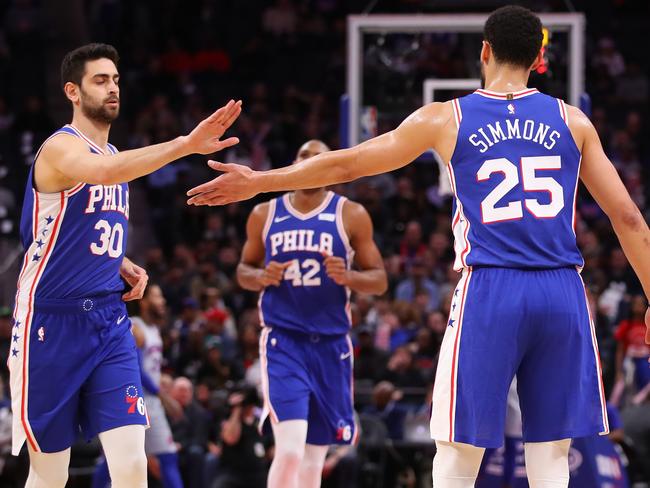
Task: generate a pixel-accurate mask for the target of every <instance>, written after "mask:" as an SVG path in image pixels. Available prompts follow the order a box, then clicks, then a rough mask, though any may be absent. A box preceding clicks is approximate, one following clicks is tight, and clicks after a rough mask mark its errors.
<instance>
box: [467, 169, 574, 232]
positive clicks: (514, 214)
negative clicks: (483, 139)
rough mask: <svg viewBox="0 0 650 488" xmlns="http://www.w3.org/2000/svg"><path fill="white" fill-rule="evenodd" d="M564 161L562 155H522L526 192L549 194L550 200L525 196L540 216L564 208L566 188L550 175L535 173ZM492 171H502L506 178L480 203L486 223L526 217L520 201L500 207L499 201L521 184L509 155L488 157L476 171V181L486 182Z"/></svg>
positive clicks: (552, 213) (532, 209) (546, 217)
mask: <svg viewBox="0 0 650 488" xmlns="http://www.w3.org/2000/svg"><path fill="white" fill-rule="evenodd" d="M561 165H562V162H561V160H560V156H528V157H523V158H521V176H522V180H523V184H524V191H525V192H534V191H538V192H539V191H544V192H547V193H548V194H549V196H550V197H551V198H550V202H549V203H539V201H537V199H535V198H526V199H525V200H524V204H525V205H526V209H527V210H528V211H529V212H530V213H532V214H533V215H534V216H535V217H537V218H538V219H550V218H553V217H555V216H557V214H559V213H560V210H562V209H563V208H564V190H563V188H562V186H561V185H560V184H559V183H558V182H557V181H555V180H554V179H553V178H551V177H548V176H547V177H540V176H536V174H535V171H536V170H538V169H560V168H561ZM492 173H503V176H504V178H503V181H502V182H501V183H499V184H498V185H497V186H496V187H495V188H494V190H492V191H491V192H490V193H489V194H488V196H486V197H485V199H484V200H483V201H482V202H481V214H482V216H483V223H484V224H491V223H493V222H503V221H506V220H517V219H521V218H522V217H523V216H524V212H523V208H522V205H521V201H512V202H508V204H507V205H502V206H500V207H497V206H496V205H497V203H498V202H499V200H501V199H502V198H503V197H504V196H505V195H506V194H507V193H508V192H509V191H510V190H512V189H513V188H514V187H515V186H517V185H518V184H519V172H518V171H517V166H515V165H514V164H512V162H510V161H509V160H507V159H506V158H498V159H488V160H487V161H485V162H484V163H483V165H482V166H481V168H480V169H479V170H478V172H477V173H476V180H477V181H479V182H481V181H487V180H489V179H490V177H491V176H492Z"/></svg>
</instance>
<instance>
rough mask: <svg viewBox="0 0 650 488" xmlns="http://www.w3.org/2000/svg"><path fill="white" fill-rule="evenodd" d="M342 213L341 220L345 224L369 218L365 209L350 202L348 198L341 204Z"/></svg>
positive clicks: (352, 201) (357, 203)
mask: <svg viewBox="0 0 650 488" xmlns="http://www.w3.org/2000/svg"><path fill="white" fill-rule="evenodd" d="M342 212H343V220H344V221H345V222H353V221H355V220H358V219H362V218H365V217H368V216H369V214H368V211H367V210H366V207H364V206H363V205H361V204H360V203H359V202H355V201H354V200H350V199H349V198H345V201H344V202H343V209H342Z"/></svg>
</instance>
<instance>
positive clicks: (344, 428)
mask: <svg viewBox="0 0 650 488" xmlns="http://www.w3.org/2000/svg"><path fill="white" fill-rule="evenodd" d="M350 439H352V427H350V426H349V425H348V424H346V423H345V422H344V421H343V420H339V425H338V428H337V429H336V440H337V441H345V442H347V441H349V440H350Z"/></svg>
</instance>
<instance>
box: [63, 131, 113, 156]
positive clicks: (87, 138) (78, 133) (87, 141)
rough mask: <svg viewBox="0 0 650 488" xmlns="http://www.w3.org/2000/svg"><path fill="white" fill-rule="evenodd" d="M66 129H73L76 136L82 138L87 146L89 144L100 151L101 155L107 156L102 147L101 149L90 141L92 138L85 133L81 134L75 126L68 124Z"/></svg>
mask: <svg viewBox="0 0 650 488" xmlns="http://www.w3.org/2000/svg"><path fill="white" fill-rule="evenodd" d="M65 126H66V127H69V128H70V129H72V130H73V131H74V132H75V134H77V135H78V136H79V137H81V138H82V139H83V140H84V141H85V142H86V144H88V145H89V146H90V147H92V148H93V149H95V150H96V151H98V152H99V153H100V154H104V155H105V154H106V151H104V150H103V149H102V148H101V147H99V146H98V145H97V144H95V143H94V142H93V141H91V140H90V137H88V136H86V135H85V134H84V133H83V132H81V131H80V130H79V129H77V128H76V127H75V126H74V125H72V124H66V125H65Z"/></svg>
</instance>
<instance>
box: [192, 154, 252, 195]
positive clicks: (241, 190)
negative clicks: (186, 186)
mask: <svg viewBox="0 0 650 488" xmlns="http://www.w3.org/2000/svg"><path fill="white" fill-rule="evenodd" d="M208 166H210V167H211V168H212V169H214V170H216V171H223V174H222V175H221V176H217V177H216V178H215V179H213V180H211V181H208V182H207V183H203V184H202V185H199V186H195V187H194V188H192V189H191V190H190V191H188V192H187V195H188V196H189V197H191V198H190V199H189V200H188V201H187V203H188V205H210V206H214V205H226V204H228V203H233V202H238V201H240V200H248V199H249V198H252V197H254V196H255V195H257V194H258V193H260V190H259V189H257V188H256V184H255V181H256V180H255V174H256V173H257V171H253V170H252V169H250V168H249V167H248V166H242V165H241V164H225V163H220V162H218V161H208Z"/></svg>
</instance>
